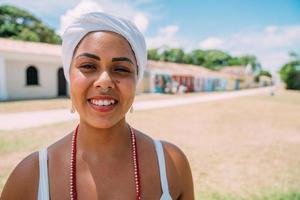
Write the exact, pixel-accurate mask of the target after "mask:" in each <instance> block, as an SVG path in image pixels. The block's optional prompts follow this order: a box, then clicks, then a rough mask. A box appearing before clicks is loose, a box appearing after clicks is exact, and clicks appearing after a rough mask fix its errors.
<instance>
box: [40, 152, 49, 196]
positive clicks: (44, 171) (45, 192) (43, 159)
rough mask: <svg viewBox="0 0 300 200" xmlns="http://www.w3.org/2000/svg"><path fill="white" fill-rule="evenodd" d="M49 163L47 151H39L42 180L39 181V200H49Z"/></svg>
mask: <svg viewBox="0 0 300 200" xmlns="http://www.w3.org/2000/svg"><path fill="white" fill-rule="evenodd" d="M47 161H48V156H47V149H42V150H40V151H39V169H40V179H39V192H38V200H49V184H48V164H47Z"/></svg>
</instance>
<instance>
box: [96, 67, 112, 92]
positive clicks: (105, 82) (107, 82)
mask: <svg viewBox="0 0 300 200" xmlns="http://www.w3.org/2000/svg"><path fill="white" fill-rule="evenodd" d="M94 87H96V88H100V89H103V90H107V89H112V88H115V83H114V80H113V79H112V77H111V76H110V75H109V73H108V72H107V71H102V72H101V74H100V75H99V77H98V78H97V80H95V82H94Z"/></svg>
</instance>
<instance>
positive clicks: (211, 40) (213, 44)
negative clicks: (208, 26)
mask: <svg viewBox="0 0 300 200" xmlns="http://www.w3.org/2000/svg"><path fill="white" fill-rule="evenodd" d="M223 43H224V41H223V40H222V39H221V38H217V37H208V38H206V39H205V40H203V41H201V42H200V43H199V47H200V48H202V49H221V48H222V45H223Z"/></svg>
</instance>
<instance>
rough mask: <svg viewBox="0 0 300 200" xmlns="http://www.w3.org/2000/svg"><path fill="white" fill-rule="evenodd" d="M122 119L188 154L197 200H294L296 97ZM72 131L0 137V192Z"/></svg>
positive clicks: (298, 143)
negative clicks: (20, 166) (26, 161)
mask: <svg viewBox="0 0 300 200" xmlns="http://www.w3.org/2000/svg"><path fill="white" fill-rule="evenodd" d="M154 98H156V97H154ZM127 119H128V121H129V123H130V124H131V125H133V126H134V127H136V128H138V129H140V130H142V131H144V132H145V133H147V134H149V135H151V136H152V137H155V138H161V139H163V140H167V141H170V142H173V143H175V144H176V145H178V146H179V147H180V148H181V149H182V150H183V151H184V152H185V153H186V155H187V157H188V159H189V160H190V164H191V168H192V172H193V178H194V184H195V193H196V199H198V200H204V199H205V200H242V199H243V200H250V199H251V200H252V199H253V200H300V156H299V154H300V92H292V91H282V90H281V91H278V92H277V93H276V95H275V96H273V97H271V96H268V95H259V96H250V97H240V98H235V99H226V100H222V101H214V102H205V103H197V104H190V105H184V106H178V107H172V108H165V109H159V110H147V111H135V112H134V113H133V114H129V115H128V116H127ZM75 124H76V122H75V121H73V122H67V123H60V124H55V125H48V126H43V127H38V128H30V129H24V130H18V131H2V132H0V158H1V162H0V191H1V190H2V188H3V185H4V183H5V181H6V179H7V176H8V174H9V173H10V172H11V170H12V169H13V167H14V166H15V165H16V164H17V163H18V162H19V161H20V160H21V159H22V158H24V157H25V156H26V155H27V154H29V153H30V152H32V151H35V150H38V149H40V148H41V147H44V146H46V145H49V144H51V143H52V142H54V141H55V140H57V139H58V138H60V137H62V136H64V135H65V134H66V133H69V132H70V131H71V130H72V129H73V128H74V126H75Z"/></svg>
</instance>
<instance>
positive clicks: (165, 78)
mask: <svg viewBox="0 0 300 200" xmlns="http://www.w3.org/2000/svg"><path fill="white" fill-rule="evenodd" d="M243 71H244V72H243ZM232 72H234V73H232ZM251 87H256V85H255V84H254V81H253V76H252V75H251V74H249V72H248V73H246V70H245V67H243V66H240V67H225V68H224V69H223V70H221V71H212V70H209V69H207V68H204V67H201V66H195V65H187V64H178V63H169V62H162V61H148V66H147V68H146V74H145V77H144V79H143V83H142V84H141V86H140V88H139V91H140V92H155V93H183V92H184V93H187V92H212V91H230V90H239V89H244V88H251Z"/></svg>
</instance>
